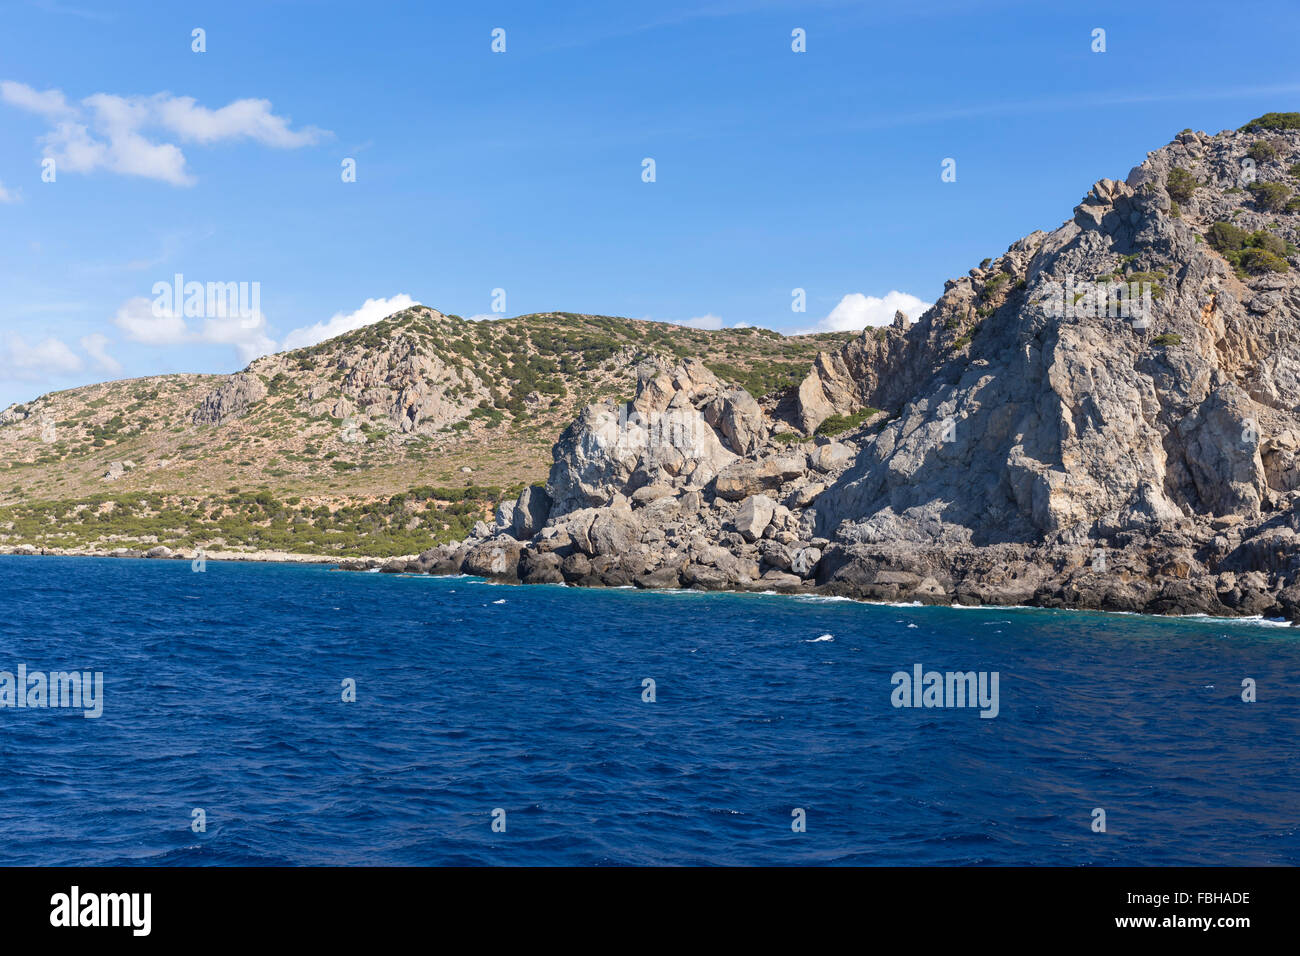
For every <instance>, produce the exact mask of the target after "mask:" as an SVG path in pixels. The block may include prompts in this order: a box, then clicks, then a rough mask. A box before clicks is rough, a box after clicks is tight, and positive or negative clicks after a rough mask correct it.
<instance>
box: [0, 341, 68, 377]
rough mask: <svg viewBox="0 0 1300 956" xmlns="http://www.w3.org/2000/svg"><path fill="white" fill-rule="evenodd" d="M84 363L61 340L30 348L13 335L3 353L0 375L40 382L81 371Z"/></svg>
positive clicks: (0, 359) (41, 342)
mask: <svg viewBox="0 0 1300 956" xmlns="http://www.w3.org/2000/svg"><path fill="white" fill-rule="evenodd" d="M81 366H82V361H81V359H80V358H78V357H77V354H76V353H75V352H73V351H72V349H70V348H68V346H67V345H65V344H64V343H63V342H62V341H61V340H60V339H56V338H54V337H53V336H50V337H48V338H44V339H41V340H40V341H39V342H37V343H36V344H35V345H28V344H27V340H26V339H24V338H23V337H22V336H20V335H11V336H9V337H8V339H7V340H6V341H5V346H4V348H3V350H0V374H7V375H8V376H9V377H12V378H23V379H39V378H44V377H46V376H47V375H51V374H54V375H60V374H67V373H69V372H77V371H80V369H81Z"/></svg>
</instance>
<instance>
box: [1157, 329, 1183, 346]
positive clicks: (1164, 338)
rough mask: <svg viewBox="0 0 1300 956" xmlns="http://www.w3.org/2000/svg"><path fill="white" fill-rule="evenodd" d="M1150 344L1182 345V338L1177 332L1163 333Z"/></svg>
mask: <svg viewBox="0 0 1300 956" xmlns="http://www.w3.org/2000/svg"><path fill="white" fill-rule="evenodd" d="M1151 344H1152V345H1159V346H1166V345H1182V344H1183V337H1182V336H1181V335H1179V334H1178V333H1177V332H1165V333H1164V334H1162V335H1157V336H1156V337H1155V338H1154V339H1152V340H1151Z"/></svg>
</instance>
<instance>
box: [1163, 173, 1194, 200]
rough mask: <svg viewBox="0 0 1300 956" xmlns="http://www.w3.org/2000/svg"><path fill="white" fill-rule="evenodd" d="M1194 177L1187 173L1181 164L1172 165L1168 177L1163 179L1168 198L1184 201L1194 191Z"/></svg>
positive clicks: (1190, 196)
mask: <svg viewBox="0 0 1300 956" xmlns="http://www.w3.org/2000/svg"><path fill="white" fill-rule="evenodd" d="M1196 186H1197V182H1196V177H1195V176H1192V174H1191V173H1188V172H1187V170H1186V169H1183V168H1182V166H1174V168H1173V169H1170V170H1169V178H1167V179H1166V181H1165V191H1166V193H1169V198H1170V199H1174V200H1177V202H1182V203H1186V202H1187V200H1188V199H1191V198H1192V194H1193V193H1196Z"/></svg>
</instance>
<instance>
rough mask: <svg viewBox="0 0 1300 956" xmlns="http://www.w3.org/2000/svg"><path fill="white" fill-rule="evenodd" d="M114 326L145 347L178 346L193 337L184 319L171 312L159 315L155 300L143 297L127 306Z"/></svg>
mask: <svg viewBox="0 0 1300 956" xmlns="http://www.w3.org/2000/svg"><path fill="white" fill-rule="evenodd" d="M113 324H114V325H116V326H117V327H118V328H119V329H121V330H122V331H123V332H125V333H126V335H127V338H129V339H130V340H131V341H133V342H143V343H144V344H145V345H177V344H179V343H181V342H184V341H186V340H187V339H188V338H189V337H190V330H189V328H188V327H187V326H186V325H185V320H184V319H183V318H181V317H180V316H179V315H173V314H172V312H171V310H169V309H166V310H159V311H158V312H156V313H155V311H154V307H153V300H152V299H147V298H145V297H144V296H142V295H141V296H136V297H135V298H134V299H127V300H126V301H125V302H123V303H122V305H121V307H120V308H119V309H118V310H117V314H116V315H115V316H113Z"/></svg>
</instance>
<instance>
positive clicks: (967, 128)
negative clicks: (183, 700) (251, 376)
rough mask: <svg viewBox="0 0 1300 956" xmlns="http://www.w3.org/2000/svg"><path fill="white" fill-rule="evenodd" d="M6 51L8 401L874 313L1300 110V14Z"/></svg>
mask: <svg viewBox="0 0 1300 956" xmlns="http://www.w3.org/2000/svg"><path fill="white" fill-rule="evenodd" d="M0 27H2V29H0V84H3V85H0V133H2V135H0V289H2V290H3V295H0V406H3V405H7V404H8V403H10V402H13V401H21V400H24V399H28V398H31V397H34V396H35V395H37V394H39V393H41V392H44V391H48V390H50V389H53V388H66V387H70V386H73V385H78V384H84V383H87V382H93V381H100V380H104V379H106V378H120V377H127V376H136V375H147V374H157V373H162V372H177V371H198V372H220V371H231V370H234V369H237V368H240V367H242V366H243V365H244V364H246V362H247V360H248V358H249V357H250V356H252V355H254V354H256V353H257V352H259V351H263V350H267V349H272V350H274V349H278V348H280V347H283V346H284V344H285V343H286V342H288V343H290V344H292V343H296V342H303V341H310V340H312V339H314V338H317V337H319V336H320V335H322V334H325V333H327V332H329V331H332V330H336V329H340V328H344V327H346V326H347V325H349V324H355V323H356V322H362V321H366V320H369V319H373V318H377V317H379V315H380V314H381V313H382V312H383V311H385V309H386V307H391V306H392V305H395V304H400V303H402V302H404V301H405V300H404V299H400V298H397V297H399V296H408V297H410V298H411V299H414V300H415V301H419V302H423V303H425V304H427V305H430V306H432V307H434V308H437V309H439V310H441V311H444V312H449V313H457V314H460V315H465V316H471V315H481V314H490V313H491V312H492V310H493V290H494V289H504V290H505V303H504V306H505V314H508V315H518V314H524V313H529V312H540V311H549V310H563V311H572V312H597V313H604V314H613V315H627V316H635V317H646V318H653V319H661V320H668V321H694V322H695V323H696V324H701V325H706V326H707V325H718V324H725V325H734V324H738V323H745V324H752V325H763V326H768V327H771V328H776V329H780V330H782V331H795V330H806V329H810V328H817V327H828V326H829V325H832V324H833V325H838V326H851V325H854V324H858V325H860V324H861V323H863V322H866V321H878V320H883V319H884V318H887V317H888V315H892V311H893V308H892V306H893V305H894V304H896V303H899V302H917V301H919V302H930V301H933V300H934V299H935V298H937V297H938V295H939V294H940V293H941V292H942V289H943V282H944V280H945V279H947V278H948V277H951V276H954V275H960V274H962V273H964V272H965V271H966V270H967V269H969V268H970V267H971V266H972V265H974V264H976V263H978V262H979V260H981V259H982V258H984V257H985V256H993V255H996V254H998V253H999V252H1001V251H1003V250H1005V249H1006V247H1007V246H1008V245H1009V244H1010V243H1011V242H1013V241H1014V240H1015V239H1017V238H1019V237H1020V236H1022V235H1023V234H1025V233H1027V232H1030V231H1032V230H1034V229H1036V228H1047V229H1050V228H1053V227H1055V226H1056V225H1058V224H1059V223H1060V222H1061V221H1063V220H1064V219H1065V218H1067V217H1068V216H1069V215H1070V210H1071V208H1072V207H1073V206H1074V205H1075V204H1076V203H1077V202H1078V201H1079V200H1080V199H1081V198H1082V196H1083V195H1084V193H1085V192H1086V191H1087V189H1088V188H1089V186H1090V185H1091V184H1092V183H1093V182H1094V181H1095V180H1097V179H1099V178H1101V177H1103V176H1110V177H1123V176H1124V175H1126V174H1127V172H1128V170H1129V169H1130V168H1131V167H1132V166H1134V165H1136V164H1137V163H1138V162H1140V161H1141V160H1142V159H1143V158H1144V156H1145V155H1146V153H1147V151H1149V150H1151V149H1154V148H1156V147H1158V146H1160V145H1163V144H1164V143H1166V142H1168V141H1169V139H1171V138H1172V136H1173V135H1174V134H1176V133H1177V131H1178V130H1180V129H1182V128H1184V127H1192V128H1195V129H1204V130H1207V131H1209V132H1217V131H1219V130H1220V129H1224V128H1228V127H1233V126H1237V125H1240V124H1241V123H1242V122H1244V121H1246V120H1248V119H1250V118H1251V117H1253V116H1256V115H1258V114H1260V113H1263V112H1266V111H1269V110H1292V109H1297V108H1300V68H1298V67H1297V63H1298V62H1300V58H1297V57H1296V55H1295V51H1296V49H1297V40H1298V39H1300V35H1298V34H1300V31H1298V29H1297V28H1298V27H1300V12H1298V11H1297V8H1296V7H1295V6H1294V4H1293V3H1289V2H1276V3H1270V2H1260V3H1238V4H1234V5H1233V6H1232V8H1231V10H1230V11H1228V10H1225V8H1224V7H1223V6H1222V5H1220V4H1209V3H1204V4H1200V3H1143V4H1132V3H1128V2H1125V3H1108V2H1088V3H1071V2H1050V3H1044V2H989V3H979V4H974V3H958V2H943V0H939V2H931V0H913V2H909V3H905V4H898V3H839V2H821V3H818V2H804V3H779V2H761V0H734V2H731V0H721V2H717V3H707V4H686V3H674V2H663V0H660V2H652V3H646V2H639V0H625V2H620V3H617V4H613V3H602V4H597V3H562V2H555V3H545V4H539V3H518V4H513V3H495V4H494V3H482V4H430V3H385V2H376V3H371V4H356V3H350V2H349V3H334V2H320V3H315V2H306V0H300V2H275V0H271V2H268V0H259V2H255V3H244V2H237V0H224V2H221V3H186V4H175V3H99V2H97V0H30V2H27V0H18V2H8V3H4V4H3V5H2V6H0ZM195 28H202V29H203V30H204V31H205V34H206V36H205V40H206V52H203V53H196V52H193V51H192V49H191V47H192V43H193V40H192V31H193V30H194V29H195ZM495 28H502V29H504V30H505V31H506V32H505V43H506V50H505V52H504V53H494V52H493V51H492V49H491V44H492V35H491V33H492V30H493V29H495ZM796 28H800V29H802V30H804V31H806V37H807V41H806V44H807V50H806V52H803V53H795V52H794V51H792V49H791V43H792V39H791V31H792V30H794V29H796ZM1095 28H1102V29H1104V30H1105V31H1106V37H1105V39H1106V51H1105V52H1104V53H1094V52H1093V51H1092V49H1091V47H1092V44H1093V38H1092V31H1093V30H1094V29H1095ZM647 157H649V158H652V159H654V161H655V181H654V182H644V181H643V178H642V169H643V167H642V161H643V159H645V158H647ZM46 158H53V159H54V160H55V165H54V170H55V181H54V182H43V181H42V171H43V168H44V167H43V165H42V161H43V159H46ZM345 158H352V159H354V160H355V162H356V182H350V183H345V182H343V181H342V176H341V164H342V162H343V160H344V159H345ZM945 158H953V159H955V160H956V172H957V178H956V181H955V182H950V183H945V182H943V181H942V180H941V176H940V173H941V171H942V169H941V163H942V161H943V160H944V159H945ZM176 273H181V274H183V275H184V276H185V278H186V280H187V281H199V282H205V283H206V282H248V283H252V282H256V283H258V290H259V293H260V314H259V315H257V316H254V317H251V318H249V317H245V318H237V317H232V318H230V319H223V318H221V317H219V316H218V317H215V318H214V317H212V316H207V317H189V318H186V317H184V316H174V315H167V314H156V312H155V310H153V308H152V299H153V287H154V285H155V283H158V282H170V281H171V280H172V277H173V276H174V275H175V274H176ZM794 288H803V289H805V290H806V294H807V311H806V312H804V313H796V312H792V310H791V290H792V289H794ZM891 293H893V295H892V296H891ZM846 296H847V297H849V298H848V299H847V300H846V299H845V297H846ZM908 297H911V298H908ZM367 300H372V301H371V302H370V304H369V305H368V306H367V305H366V303H367ZM375 300H379V301H375ZM876 300H881V301H879V302H878V301H876ZM331 321H333V324H330V323H331ZM295 330H297V331H295Z"/></svg>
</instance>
